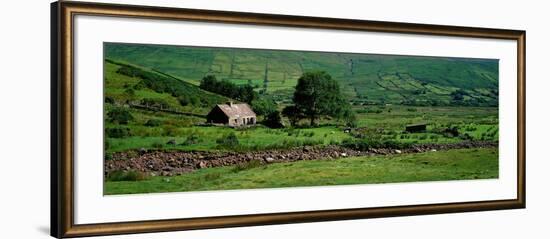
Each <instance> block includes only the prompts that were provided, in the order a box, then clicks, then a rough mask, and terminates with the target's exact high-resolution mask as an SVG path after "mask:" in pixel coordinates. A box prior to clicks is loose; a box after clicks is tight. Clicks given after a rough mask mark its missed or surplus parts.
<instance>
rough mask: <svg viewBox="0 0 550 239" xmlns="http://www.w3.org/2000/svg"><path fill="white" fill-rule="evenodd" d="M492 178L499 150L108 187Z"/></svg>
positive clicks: (246, 170) (133, 189) (203, 174)
mask: <svg viewBox="0 0 550 239" xmlns="http://www.w3.org/2000/svg"><path fill="white" fill-rule="evenodd" d="M490 178H498V150H497V149H496V148H487V149H458V150H449V151H439V152H427V153H420V154H403V155H391V156H374V157H354V158H346V159H339V160H315V161H298V162H292V163H278V164H270V165H257V166H255V167H236V166H233V167H220V168H207V169H200V170H197V171H195V172H193V173H189V174H184V175H181V176H174V177H158V176H157V177H152V178H149V179H146V180H143V181H117V182H111V181H106V182H105V194H107V195H113V194H132V193H154V192H184V191H206V190H231V189H253V188H278V187H297V186H321V185H346V184H348V185H349V184H372V183H398V182H418V181H437V180H464V179H490Z"/></svg>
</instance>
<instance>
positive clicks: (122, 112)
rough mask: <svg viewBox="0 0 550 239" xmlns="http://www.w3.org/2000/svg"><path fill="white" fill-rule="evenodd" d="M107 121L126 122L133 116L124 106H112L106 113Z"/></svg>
mask: <svg viewBox="0 0 550 239" xmlns="http://www.w3.org/2000/svg"><path fill="white" fill-rule="evenodd" d="M107 117H108V120H109V122H111V123H118V124H128V122H129V121H130V120H133V119H134V117H133V116H132V114H130V112H129V111H128V110H127V109H125V108H120V107H117V108H113V109H112V110H111V111H109V112H108V113H107Z"/></svg>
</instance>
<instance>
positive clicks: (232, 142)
mask: <svg viewBox="0 0 550 239" xmlns="http://www.w3.org/2000/svg"><path fill="white" fill-rule="evenodd" d="M216 143H217V144H218V146H219V147H221V148H234V147H237V146H239V139H238V138H237V135H235V133H233V132H231V133H229V134H227V135H224V136H222V137H221V138H218V139H217V140H216Z"/></svg>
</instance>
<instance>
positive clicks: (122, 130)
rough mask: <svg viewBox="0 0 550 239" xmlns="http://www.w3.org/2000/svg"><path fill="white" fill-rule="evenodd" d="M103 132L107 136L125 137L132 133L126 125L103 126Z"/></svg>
mask: <svg viewBox="0 0 550 239" xmlns="http://www.w3.org/2000/svg"><path fill="white" fill-rule="evenodd" d="M105 134H106V135H107V137H108V138H125V137H129V136H132V133H131V131H130V129H129V128H127V127H114V128H105Z"/></svg>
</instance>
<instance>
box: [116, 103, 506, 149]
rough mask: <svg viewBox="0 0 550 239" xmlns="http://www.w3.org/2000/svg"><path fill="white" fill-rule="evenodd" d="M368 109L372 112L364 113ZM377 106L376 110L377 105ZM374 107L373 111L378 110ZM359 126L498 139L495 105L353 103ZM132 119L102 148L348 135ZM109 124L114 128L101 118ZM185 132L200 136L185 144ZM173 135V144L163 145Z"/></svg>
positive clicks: (139, 115) (408, 136)
mask: <svg viewBox="0 0 550 239" xmlns="http://www.w3.org/2000/svg"><path fill="white" fill-rule="evenodd" d="M367 108H368V109H370V108H372V109H373V110H374V111H375V112H370V113H369V112H365V111H364V109H367ZM380 109H381V110H380ZM377 110H378V111H377ZM356 111H358V113H357V118H358V127H359V128H364V131H365V133H366V134H368V135H369V137H370V138H372V139H378V140H394V141H398V142H407V143H452V142H459V141H462V140H464V139H465V138H464V137H465V135H468V136H469V137H471V139H473V140H489V141H496V140H498V118H497V117H498V109H497V108H493V107H412V106H398V105H394V106H371V107H363V106H361V107H356ZM130 112H131V113H132V115H133V116H134V120H133V121H131V122H129V123H128V124H127V125H125V126H123V127H126V128H128V129H129V130H130V132H131V134H132V135H131V136H128V137H123V138H107V139H106V141H107V144H108V147H107V152H108V153H112V152H120V151H126V150H136V149H140V148H145V149H167V150H201V151H212V150H223V149H221V148H219V147H218V145H217V143H216V140H217V139H219V138H221V137H223V136H224V135H227V134H229V133H235V135H236V136H237V138H238V139H239V142H240V148H239V149H241V150H262V149H273V148H286V147H288V146H292V145H295V146H301V145H327V144H338V143H340V142H342V141H343V140H344V139H350V138H353V136H352V135H351V134H347V133H344V132H343V129H342V127H339V126H335V125H330V123H331V122H330V121H329V120H326V122H321V123H326V124H328V125H324V126H320V127H316V128H304V129H291V128H284V129H269V128H267V127H264V126H261V125H259V126H258V127H255V128H248V129H233V128H228V127H208V126H195V125H194V124H196V123H201V122H204V119H202V118H197V117H188V116H178V115H172V114H168V113H160V112H149V111H146V110H138V109H132V110H131V111H130ZM151 119H156V120H159V121H161V122H163V123H162V126H159V127H150V126H147V125H146V123H147V122H148V121H149V120H151ZM418 122H425V123H427V124H428V128H427V131H426V132H422V133H406V132H404V129H405V126H406V125H407V124H412V123H418ZM106 126H107V127H108V128H109V127H119V126H117V125H116V124H113V123H109V122H107V123H106ZM452 126H456V127H457V128H458V130H459V132H460V134H461V135H462V137H449V136H445V135H442V134H441V133H440V131H441V129H445V128H448V127H452ZM190 137H196V138H198V139H199V140H198V141H197V142H194V143H193V144H189V145H185V143H184V142H185V141H186V140H187V139H188V138H190ZM170 140H175V141H176V145H168V144H166V143H167V142H168V141H170Z"/></svg>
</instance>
